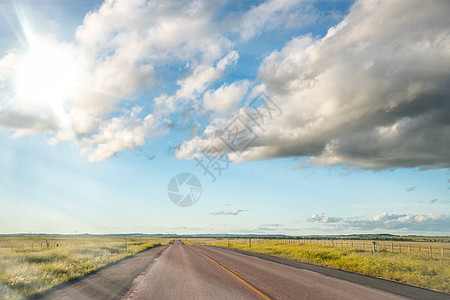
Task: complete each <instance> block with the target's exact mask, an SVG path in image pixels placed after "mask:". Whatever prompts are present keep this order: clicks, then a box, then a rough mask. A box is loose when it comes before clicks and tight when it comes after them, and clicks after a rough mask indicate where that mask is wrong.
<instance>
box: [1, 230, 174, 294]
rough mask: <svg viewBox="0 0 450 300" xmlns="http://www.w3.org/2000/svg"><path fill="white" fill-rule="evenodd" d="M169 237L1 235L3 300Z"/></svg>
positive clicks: (35, 290)
mask: <svg viewBox="0 0 450 300" xmlns="http://www.w3.org/2000/svg"><path fill="white" fill-rule="evenodd" d="M169 241H170V240H169V239H147V238H146V239H141V238H123V237H101V236H73V237H70V236H69V237H68V236H7V237H0V299H22V298H25V297H30V296H33V295H35V294H37V293H41V292H44V291H46V290H48V289H50V288H52V287H54V286H56V285H59V284H61V283H64V282H67V281H70V280H73V279H75V278H78V277H81V276H84V275H86V274H89V273H92V272H94V271H96V270H98V269H100V268H102V267H104V266H106V265H109V264H111V263H114V262H117V261H119V260H121V259H123V258H125V257H128V256H131V255H134V254H136V253H138V252H141V251H144V250H147V249H150V248H153V247H155V246H157V245H161V244H167V243H169Z"/></svg>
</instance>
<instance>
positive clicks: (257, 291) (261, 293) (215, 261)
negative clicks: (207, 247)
mask: <svg viewBox="0 0 450 300" xmlns="http://www.w3.org/2000/svg"><path fill="white" fill-rule="evenodd" d="M192 249H194V250H195V251H197V252H198V253H200V254H201V255H203V256H205V257H206V258H208V259H210V260H211V261H213V262H214V263H215V264H217V265H218V266H219V267H221V268H222V269H224V270H225V271H227V272H228V273H230V274H231V275H233V276H234V277H236V278H237V279H239V280H240V281H241V282H242V283H244V284H245V285H246V286H248V287H249V288H251V289H252V290H253V291H254V292H256V293H257V294H258V295H260V296H261V297H262V298H263V299H266V300H271V298H270V297H269V296H267V295H266V294H264V293H263V292H261V291H260V290H258V289H257V288H256V287H255V286H254V285H252V284H251V283H249V282H247V281H245V280H244V278H242V276H241V275H240V274H239V273H236V272H233V271H231V270H230V269H228V268H227V267H225V266H224V265H222V264H221V263H220V262H218V261H217V260H215V259H214V258H211V257H210V256H208V255H207V254H205V253H203V252H202V251H200V250H197V249H195V248H194V247H192Z"/></svg>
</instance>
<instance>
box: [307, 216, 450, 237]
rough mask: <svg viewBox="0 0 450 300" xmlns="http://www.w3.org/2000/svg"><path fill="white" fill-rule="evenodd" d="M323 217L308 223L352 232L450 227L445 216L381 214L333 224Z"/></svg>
mask: <svg viewBox="0 0 450 300" xmlns="http://www.w3.org/2000/svg"><path fill="white" fill-rule="evenodd" d="M325 218H327V217H325V216H318V215H313V216H312V217H311V218H308V219H307V221H310V222H320V223H337V224H336V225H334V226H331V227H329V229H353V230H355V229H356V230H377V229H378V230H379V229H384V230H387V229H391V230H405V231H435V232H445V229H446V228H449V226H450V215H446V214H429V215H413V214H397V213H387V212H385V213H382V214H380V215H377V216H375V217H373V218H357V219H350V218H346V219H339V218H336V220H334V221H333V222H329V221H324V220H325Z"/></svg>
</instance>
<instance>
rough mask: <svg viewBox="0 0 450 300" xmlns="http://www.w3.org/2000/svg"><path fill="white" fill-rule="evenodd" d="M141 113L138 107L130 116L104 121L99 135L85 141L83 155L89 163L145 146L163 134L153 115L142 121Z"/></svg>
mask: <svg viewBox="0 0 450 300" xmlns="http://www.w3.org/2000/svg"><path fill="white" fill-rule="evenodd" d="M140 111H141V110H140V108H138V107H136V108H134V109H132V110H131V111H130V112H129V114H128V115H123V116H121V117H118V118H112V119H109V120H106V121H104V122H103V123H102V124H101V125H100V128H99V131H98V133H97V134H95V135H92V136H90V137H89V138H85V139H83V141H82V149H81V153H82V154H83V155H86V156H87V158H88V160H89V161H103V160H107V159H109V158H111V157H114V156H115V155H116V154H117V153H118V152H119V151H122V150H125V149H133V148H135V147H138V146H142V145H144V144H145V142H146V138H147V137H149V136H152V135H153V136H157V135H159V134H161V133H162V132H161V129H159V128H160V126H158V124H157V122H156V121H155V119H154V118H153V116H152V115H148V116H146V117H145V118H142V119H140V118H138V117H137V115H138V114H139V113H140Z"/></svg>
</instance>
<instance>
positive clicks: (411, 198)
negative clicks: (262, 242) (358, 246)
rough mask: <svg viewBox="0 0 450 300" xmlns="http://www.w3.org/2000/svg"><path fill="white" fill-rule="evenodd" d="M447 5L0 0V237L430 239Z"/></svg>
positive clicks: (441, 198)
mask: <svg viewBox="0 0 450 300" xmlns="http://www.w3.org/2000/svg"><path fill="white" fill-rule="evenodd" d="M449 10H450V2H448V1H439V0H431V1H421V0H399V1H388V0H386V1H382V0H367V1H343V0H341V1H338V0H336V1H334V0H328V1H314V0H267V1H226V0H214V1H207V0H203V1H202V0H199V1H170V2H167V1H157V0H151V1H145V0H115V1H113V0H107V1H105V2H102V1H93V0H83V1H78V0H77V1H70V0H68V1H57V0H47V1H43V0H36V1H31V0H18V1H2V2H1V3H0V12H1V13H0V233H66V234H76V233H91V234H101V233H137V232H139V233H177V234H201V233H233V234H248V233H253V234H287V235H307V234H351V233H391V234H400V235H410V234H419V235H448V233H449V229H450V210H449V208H450V196H449V195H450V172H449V170H450V169H449V168H450V151H449V150H448V149H450V123H449V120H450V51H449V49H450V20H449V19H448V16H447V12H448V11H449Z"/></svg>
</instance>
